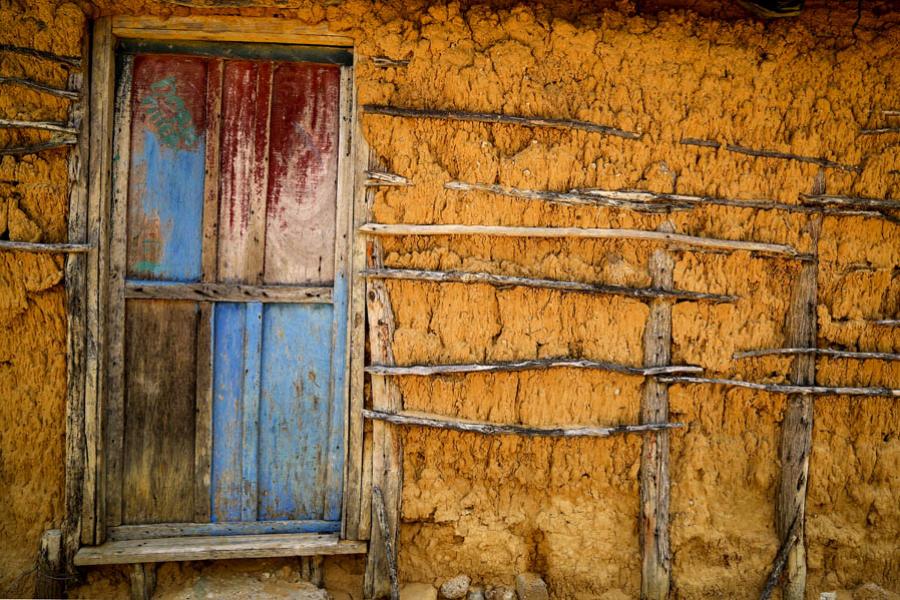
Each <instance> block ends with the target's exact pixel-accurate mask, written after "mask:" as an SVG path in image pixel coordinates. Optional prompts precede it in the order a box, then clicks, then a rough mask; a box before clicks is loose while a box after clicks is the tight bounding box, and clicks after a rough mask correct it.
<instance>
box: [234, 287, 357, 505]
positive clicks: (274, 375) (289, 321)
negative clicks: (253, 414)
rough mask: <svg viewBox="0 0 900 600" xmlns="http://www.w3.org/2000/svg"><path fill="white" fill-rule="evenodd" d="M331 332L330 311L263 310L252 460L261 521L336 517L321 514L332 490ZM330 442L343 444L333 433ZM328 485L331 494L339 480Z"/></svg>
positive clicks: (301, 307) (289, 306)
mask: <svg viewBox="0 0 900 600" xmlns="http://www.w3.org/2000/svg"><path fill="white" fill-rule="evenodd" d="M333 333H334V331H333V310H332V307H331V306H324V305H320V306H311V305H292V304H272V305H268V306H266V307H265V317H264V319H263V330H262V343H261V353H262V356H261V361H260V362H261V384H260V400H259V409H258V414H259V423H260V429H259V443H258V448H259V451H258V458H257V460H256V463H257V464H258V481H259V483H258V489H259V500H258V501H257V503H256V505H257V506H258V508H259V514H258V518H259V519H260V520H270V519H278V520H281V519H324V520H329V521H337V520H339V519H340V514H339V513H337V514H328V513H327V512H326V510H325V499H326V498H327V497H328V496H329V495H330V494H331V492H332V491H331V490H327V489H325V487H326V485H327V483H328V477H327V472H328V464H327V457H328V447H327V446H328V443H329V430H330V410H331V404H332V393H333V389H332V385H333V383H334V381H333V379H332V376H331V366H332V339H333ZM248 337H249V336H248ZM339 433H340V432H339ZM335 441H336V442H338V443H341V442H342V440H341V439H340V436H339V435H338V437H336V438H335ZM245 460H246V458H245ZM334 483H335V484H336V486H337V489H336V490H334V491H335V492H337V491H338V490H339V486H340V481H337V482H334ZM244 520H246V518H245V519H244Z"/></svg>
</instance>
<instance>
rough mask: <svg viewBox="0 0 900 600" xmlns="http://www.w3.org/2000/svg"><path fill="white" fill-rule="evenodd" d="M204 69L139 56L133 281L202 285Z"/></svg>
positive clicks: (194, 63) (198, 62) (131, 211)
mask: <svg viewBox="0 0 900 600" xmlns="http://www.w3.org/2000/svg"><path fill="white" fill-rule="evenodd" d="M206 67H207V63H206V61H205V60H203V59H198V58H193V57H186V56H152V55H141V56H136V57H134V91H133V93H132V112H133V116H132V132H131V168H130V177H129V189H128V202H129V207H128V262H127V264H128V267H127V274H128V277H130V278H134V279H160V280H174V281H198V280H199V279H200V274H201V262H200V254H201V239H202V234H203V225H202V221H203V183H204V169H205V162H206V159H205V155H206V151H205V145H206V142H205V136H204V132H205V130H206V99H205V96H206V75H207V69H206Z"/></svg>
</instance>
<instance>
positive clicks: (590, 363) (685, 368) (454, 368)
mask: <svg viewBox="0 0 900 600" xmlns="http://www.w3.org/2000/svg"><path fill="white" fill-rule="evenodd" d="M648 364H649V363H648ZM542 369H594V370H598V371H610V372H612V373H621V374H623V375H638V376H643V377H653V376H655V375H663V374H668V373H700V372H702V371H703V368H702V367H695V366H692V365H665V364H663V365H660V366H656V367H652V366H647V367H632V366H629V365H623V364H619V363H613V362H607V361H598V360H588V359H583V358H539V359H533V360H518V361H506V362H497V363H470V364H445V365H408V366H403V367H396V366H387V365H369V366H368V367H366V373H373V374H375V375H384V376H388V377H391V376H404V375H417V376H427V375H449V374H454V373H510V372H516V371H532V370H542Z"/></svg>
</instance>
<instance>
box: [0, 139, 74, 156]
mask: <svg viewBox="0 0 900 600" xmlns="http://www.w3.org/2000/svg"><path fill="white" fill-rule="evenodd" d="M77 143H78V139H77V138H56V139H51V140H48V141H46V142H38V143H37V144H29V145H27V146H10V147H7V148H0V156H25V155H27V154H37V153H38V152H43V151H44V150H53V149H55V148H63V147H65V146H74V145H75V144H77Z"/></svg>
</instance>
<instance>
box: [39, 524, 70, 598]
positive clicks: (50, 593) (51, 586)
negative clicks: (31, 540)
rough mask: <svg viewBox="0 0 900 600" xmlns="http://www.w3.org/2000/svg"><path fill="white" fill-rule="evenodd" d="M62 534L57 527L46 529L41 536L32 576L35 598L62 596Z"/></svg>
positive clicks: (63, 589)
mask: <svg viewBox="0 0 900 600" xmlns="http://www.w3.org/2000/svg"><path fill="white" fill-rule="evenodd" d="M62 544H63V536H62V531H60V530H59V529H48V530H47V531H45V532H44V533H43V535H42V536H41V548H40V551H39V552H38V559H37V573H36V574H35V578H34V597H35V598H62V597H64V596H65V590H66V586H65V584H66V573H65V570H64V567H63V547H62Z"/></svg>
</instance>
